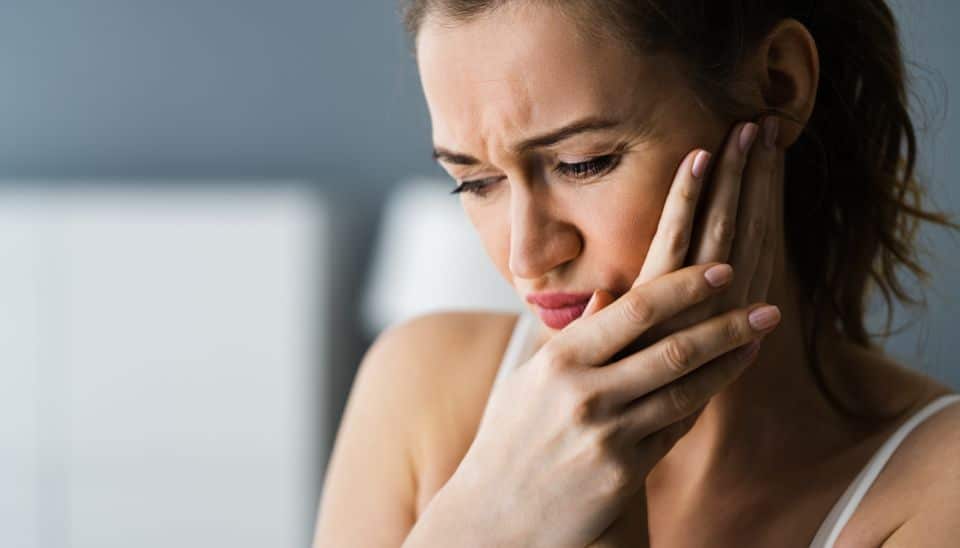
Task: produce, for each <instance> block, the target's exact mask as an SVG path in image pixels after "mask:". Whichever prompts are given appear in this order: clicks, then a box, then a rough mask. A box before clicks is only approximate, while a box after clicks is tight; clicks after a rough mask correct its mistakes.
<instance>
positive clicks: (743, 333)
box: [723, 314, 749, 344]
mask: <svg viewBox="0 0 960 548" xmlns="http://www.w3.org/2000/svg"><path fill="white" fill-rule="evenodd" d="M741 316H742V314H741V315H740V316H734V317H732V318H730V319H729V320H728V321H726V322H724V323H723V337H724V338H725V339H726V340H727V341H729V342H731V343H733V344H739V343H740V342H742V341H744V340H746V339H748V338H749V330H748V329H747V325H746V321H745V319H744V318H745V317H741Z"/></svg>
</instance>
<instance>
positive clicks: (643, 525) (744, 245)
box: [582, 124, 782, 548]
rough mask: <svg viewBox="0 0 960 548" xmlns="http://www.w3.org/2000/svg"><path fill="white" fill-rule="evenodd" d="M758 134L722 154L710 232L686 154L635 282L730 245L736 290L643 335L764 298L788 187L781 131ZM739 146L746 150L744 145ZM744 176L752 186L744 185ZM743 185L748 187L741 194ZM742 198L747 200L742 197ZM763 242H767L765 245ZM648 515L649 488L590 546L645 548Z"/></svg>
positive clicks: (744, 130)
mask: <svg viewBox="0 0 960 548" xmlns="http://www.w3.org/2000/svg"><path fill="white" fill-rule="evenodd" d="M759 129H760V128H758V126H757V125H756V124H737V125H736V126H734V130H733V131H732V132H731V134H730V137H731V138H730V139H729V140H728V142H727V143H726V146H725V148H724V157H723V158H722V159H721V163H720V164H719V167H718V168H716V169H715V170H713V172H714V174H715V179H714V184H713V185H712V196H710V197H709V198H708V201H707V210H706V214H705V217H704V221H703V222H702V223H700V226H701V227H704V226H705V227H707V228H708V229H709V230H708V231H707V232H706V233H704V232H703V231H697V230H696V228H695V227H693V226H692V225H693V221H694V210H695V209H696V207H697V202H698V201H699V195H700V194H701V190H700V189H701V187H702V184H701V182H700V181H702V180H703V178H696V177H693V176H692V173H691V167H692V163H693V162H694V161H695V159H696V154H697V152H698V151H693V152H692V153H691V154H689V155H688V157H687V159H686V160H685V161H684V162H683V163H682V164H681V166H680V169H679V170H678V173H677V176H676V178H675V179H674V183H673V186H671V190H670V193H669V195H668V197H667V201H666V204H665V206H664V210H663V213H662V214H661V217H660V222H659V224H658V227H657V233H656V236H655V238H654V242H653V244H652V245H651V247H650V251H649V252H648V254H647V258H646V260H645V261H644V266H643V270H642V271H641V273H640V275H639V276H638V278H637V279H638V281H640V282H641V283H642V282H644V281H647V280H651V279H654V278H656V277H658V276H661V275H663V274H665V273H667V272H671V271H673V270H675V269H677V268H680V267H681V266H683V264H684V256H685V255H686V256H688V257H692V259H688V261H692V264H699V263H704V262H713V261H726V260H728V257H729V255H730V252H731V248H732V249H733V256H734V259H733V260H732V261H731V263H732V264H733V267H734V269H735V270H737V272H738V277H737V278H738V279H737V280H736V281H735V282H734V283H733V284H732V288H731V289H729V290H727V291H725V292H723V293H721V294H718V295H717V296H715V297H713V298H712V299H709V300H707V301H704V302H702V303H699V304H698V305H695V306H693V307H691V308H689V309H687V310H686V311H684V312H682V313H681V314H679V315H678V316H677V317H675V318H673V319H672V320H671V321H668V322H666V323H664V324H661V325H660V326H658V328H659V329H660V330H661V333H654V332H647V333H645V336H647V337H651V338H653V337H657V336H663V334H662V332H663V331H666V332H668V333H669V332H673V331H676V330H678V329H680V328H682V327H685V326H687V325H691V324H693V323H696V322H697V321H699V320H701V319H703V318H704V317H708V316H710V315H713V314H714V313H716V312H717V311H724V310H728V309H729V308H730V307H733V306H740V305H741V304H742V303H743V302H744V301H745V300H749V301H756V300H760V299H765V298H766V294H767V290H768V288H769V284H770V278H771V275H772V271H773V262H774V259H775V257H776V250H777V247H776V246H777V243H778V239H779V234H780V232H779V231H781V230H782V225H781V222H782V221H781V219H782V200H781V198H780V196H781V192H782V186H779V185H778V186H776V187H775V186H774V185H773V184H772V183H773V182H774V181H775V180H776V175H777V173H776V171H775V169H776V166H778V165H779V162H778V161H777V160H778V154H779V151H778V150H777V149H776V148H775V147H770V146H768V145H767V144H766V143H767V142H774V141H775V139H776V129H775V128H774V129H773V132H772V138H771V140H770V141H765V140H762V139H763V138H764V135H760V138H761V140H762V141H761V142H760V143H757V147H756V148H753V149H751V148H750V145H752V144H753V142H754V141H756V137H757V133H758V130H759ZM762 133H766V132H765V131H764V132H762ZM741 143H743V144H744V145H746V146H743V147H741ZM748 154H749V160H748ZM744 172H745V173H746V177H745V178H746V180H747V184H746V185H741V175H742V174H743V173H744ZM742 187H746V188H745V189H743V190H742ZM741 193H742V194H743V196H742V197H741V196H739V195H740V194H741ZM741 202H742V207H741V205H740V204H741ZM738 209H739V212H738ZM733 227H736V236H735V237H734V236H733V233H732V231H731V229H732V228H733ZM690 240H694V241H695V243H694V245H693V246H692V247H691V249H690V250H689V254H688V245H687V242H688V241H690ZM761 241H762V244H759V242H761ZM758 244H759V245H758ZM751 269H752V270H751ZM749 272H753V275H752V276H750V275H749V274H748V275H744V273H749ZM611 301H612V298H611V296H610V294H609V293H607V292H605V291H600V292H598V293H597V297H596V299H595V303H591V306H590V307H588V308H587V310H585V311H584V314H583V316H582V317H587V316H590V315H591V314H593V313H595V312H596V311H597V310H600V309H602V308H603V307H605V306H607V305H608V304H609V303H610V302H611ZM635 344H636V343H635ZM641 344H642V343H641ZM702 410H703V408H702V407H701V408H700V409H699V410H698V411H697V412H695V413H693V414H691V415H690V416H689V417H687V419H685V420H686V421H689V427H686V429H685V431H688V430H689V428H692V426H693V424H694V422H695V421H696V419H697V417H699V415H700V412H701V411H702ZM646 518H647V497H646V491H645V490H644V489H641V490H640V491H638V492H637V494H636V495H634V496H633V498H632V499H631V500H630V502H629V504H628V505H625V506H624V508H623V514H622V517H619V518H617V519H616V520H615V521H614V522H613V523H612V524H611V525H610V527H609V528H608V529H607V530H606V531H604V533H603V534H602V535H601V536H600V537H599V538H597V539H596V540H595V541H593V542H592V543H590V544H589V545H588V546H589V548H613V547H628V546H629V547H633V548H636V547H638V546H642V545H643V544H642V542H643V541H645V540H646V539H648V535H649V532H648V530H647V521H646Z"/></svg>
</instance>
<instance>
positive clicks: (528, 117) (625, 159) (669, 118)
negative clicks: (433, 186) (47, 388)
mask: <svg viewBox="0 0 960 548" xmlns="http://www.w3.org/2000/svg"><path fill="white" fill-rule="evenodd" d="M534 4H535V3H533V2H530V3H527V2H523V3H520V2H517V3H513V4H508V6H507V7H506V8H503V9H498V10H495V11H493V12H491V13H489V14H486V15H484V16H482V17H480V18H478V19H475V20H473V21H470V22H468V23H456V24H451V23H450V22H449V21H445V20H441V19H437V18H436V16H430V17H428V18H427V20H426V21H425V22H424V25H423V27H422V29H421V33H420V36H419V42H418V52H417V58H418V63H419V68H420V75H421V78H422V83H423V88H424V93H425V96H426V99H427V104H428V107H429V110H430V116H431V120H432V124H433V142H434V147H435V150H436V152H437V159H438V162H439V163H440V164H441V165H442V166H443V168H444V169H445V170H447V172H448V173H449V174H450V175H451V176H452V177H453V178H454V179H455V180H456V181H458V182H459V181H467V180H470V181H476V180H483V181H484V183H483V184H484V185H485V186H483V188H481V189H477V192H476V193H470V192H462V193H461V194H460V195H459V196H460V197H461V198H460V199H461V201H462V205H463V207H464V209H465V211H466V213H467V215H468V216H469V218H470V220H471V222H472V223H473V225H474V226H475V227H476V230H477V231H478V233H479V235H480V237H481V240H482V241H483V245H484V247H485V248H486V251H487V253H488V254H489V255H490V257H491V258H492V259H493V261H494V263H495V264H496V266H497V269H498V270H499V271H500V273H501V274H502V275H503V276H504V277H505V278H506V279H507V280H508V281H509V282H510V283H511V284H512V285H513V286H514V287H515V288H516V290H517V292H518V293H519V294H520V296H521V298H525V297H526V296H527V295H528V294H530V293H534V292H542V291H550V292H552V291H561V292H569V293H589V292H591V291H593V290H594V289H596V288H602V289H606V290H607V291H609V292H610V293H611V294H612V295H613V296H614V297H617V296H619V295H621V294H623V293H624V292H626V291H627V290H628V289H629V288H630V286H631V285H632V283H633V281H634V279H635V278H636V276H637V275H638V274H639V272H640V269H641V267H642V265H643V261H644V257H645V256H646V253H647V249H648V248H649V246H650V243H651V240H652V238H653V235H654V232H655V231H656V227H657V222H658V220H659V217H660V212H661V208H662V207H663V204H664V201H665V199H666V196H667V191H668V189H669V187H670V184H671V182H672V180H673V177H674V174H675V172H676V170H677V168H678V166H679V165H680V162H681V160H682V159H683V158H684V156H685V155H686V154H687V153H688V152H690V151H691V150H692V149H694V148H696V147H704V148H707V149H708V150H716V149H717V148H718V147H719V145H720V143H721V142H722V141H723V138H724V137H725V132H726V125H725V124H723V123H721V122H720V121H719V120H718V119H716V118H714V117H713V116H712V115H710V114H708V113H707V111H706V110H705V109H704V108H703V107H701V106H700V105H699V103H698V102H697V101H696V99H695V98H694V96H693V94H692V92H691V91H690V89H689V88H688V87H687V84H686V82H685V81H684V80H683V75H682V73H681V72H680V69H679V67H677V66H676V65H674V64H672V63H671V62H670V60H669V59H668V58H666V57H662V56H657V57H654V56H638V55H636V54H635V53H632V52H630V51H629V50H628V49H627V48H626V47H624V46H621V45H619V44H618V43H617V42H615V41H613V40H612V39H607V40H586V39H584V38H581V37H579V36H578V33H577V29H576V27H575V25H574V24H573V23H572V22H571V21H570V20H568V19H567V18H566V17H565V16H564V15H563V14H562V13H560V12H559V11H557V10H556V9H555V8H550V7H544V6H536V5H534ZM571 127H573V128H574V129H577V128H579V129H580V131H569V132H563V133H560V134H558V133H556V132H558V130H560V129H561V128H571ZM551 136H552V138H551ZM541 137H543V138H541ZM528 306H531V308H532V306H533V305H528Z"/></svg>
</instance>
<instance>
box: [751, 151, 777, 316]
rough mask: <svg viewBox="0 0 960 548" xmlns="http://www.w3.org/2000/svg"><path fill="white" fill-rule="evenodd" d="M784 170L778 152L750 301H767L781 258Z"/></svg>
mask: <svg viewBox="0 0 960 548" xmlns="http://www.w3.org/2000/svg"><path fill="white" fill-rule="evenodd" d="M782 168H783V164H782V160H781V158H780V152H779V151H777V154H776V159H775V160H774V169H773V179H772V186H771V187H770V192H769V194H770V206H769V211H770V220H769V221H768V223H769V224H768V226H767V230H766V232H765V234H764V238H763V249H762V250H761V251H760V260H759V262H758V264H757V271H756V273H755V274H754V275H753V278H754V279H753V280H752V281H751V283H750V291H749V292H748V293H747V300H748V301H765V300H767V294H768V292H769V290H770V282H771V280H772V279H773V270H774V265H775V264H776V262H777V261H778V260H779V257H780V246H781V242H782V238H783V179H782V178H781V175H780V174H781V170H782Z"/></svg>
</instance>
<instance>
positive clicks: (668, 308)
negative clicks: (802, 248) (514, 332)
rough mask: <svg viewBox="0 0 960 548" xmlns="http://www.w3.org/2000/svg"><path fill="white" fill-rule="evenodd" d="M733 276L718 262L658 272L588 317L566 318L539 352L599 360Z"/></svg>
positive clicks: (569, 359)
mask: <svg viewBox="0 0 960 548" xmlns="http://www.w3.org/2000/svg"><path fill="white" fill-rule="evenodd" d="M714 267H719V268H716V269H714ZM708 272H709V274H710V279H708V277H707V273H708ZM732 278H733V270H732V269H731V268H730V267H729V265H719V264H705V265H693V266H689V267H686V268H683V269H680V270H678V271H676V272H671V273H669V274H666V275H664V276H660V277H659V278H656V279H654V280H651V281H650V282H647V283H645V284H643V285H640V286H635V287H632V288H630V289H629V290H628V291H627V292H626V293H624V294H623V295H621V296H620V297H619V298H617V299H616V300H615V301H613V302H612V303H610V304H609V305H608V306H606V307H604V308H603V309H602V310H599V311H597V312H596V313H594V314H593V315H592V316H590V317H589V318H582V317H581V318H578V319H577V321H575V322H571V323H570V324H569V325H567V326H566V327H565V328H564V329H563V330H562V331H561V333H560V334H559V335H557V336H554V337H553V338H551V339H550V340H549V341H547V342H546V343H545V344H544V345H543V347H541V351H543V352H546V353H548V354H549V355H550V356H551V357H550V360H551V361H559V362H563V363H564V364H568V365H581V364H582V365H588V366H591V367H592V366H599V365H603V364H605V363H606V362H607V360H608V359H609V358H610V356H612V355H613V354H614V353H616V352H617V351H618V350H620V349H621V348H623V347H624V346H626V345H627V344H629V343H630V342H631V341H633V340H634V339H636V338H637V337H638V336H639V335H641V334H642V333H643V332H644V331H646V330H647V329H649V328H650V327H651V326H654V325H656V324H658V323H660V322H662V321H664V320H666V319H668V318H671V317H673V316H674V315H676V314H677V313H679V312H680V311H681V310H683V309H685V308H687V307H689V306H691V305H693V304H696V303H698V302H701V301H703V300H705V299H707V298H708V297H710V296H711V295H715V294H717V293H719V292H720V291H723V288H724V287H726V286H728V285H729V283H730V281H731V279H732ZM711 280H713V282H711ZM712 283H716V284H718V285H716V286H714V285H711V284H712ZM581 320H582V321H581Z"/></svg>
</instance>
